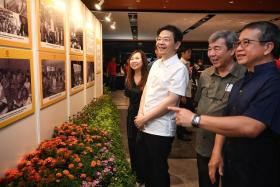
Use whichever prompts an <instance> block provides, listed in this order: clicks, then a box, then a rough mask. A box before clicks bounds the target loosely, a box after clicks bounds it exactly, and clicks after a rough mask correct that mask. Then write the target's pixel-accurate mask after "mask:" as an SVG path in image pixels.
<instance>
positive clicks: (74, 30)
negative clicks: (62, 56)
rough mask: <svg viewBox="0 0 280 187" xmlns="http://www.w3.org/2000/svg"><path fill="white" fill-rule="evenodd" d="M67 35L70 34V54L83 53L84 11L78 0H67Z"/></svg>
mask: <svg viewBox="0 0 280 187" xmlns="http://www.w3.org/2000/svg"><path fill="white" fill-rule="evenodd" d="M69 5H70V8H69V10H70V11H69V26H70V29H69V32H70V34H69V36H70V53H71V54H78V55H81V54H83V50H84V45H83V41H84V38H83V37H84V28H83V25H84V22H83V20H84V17H85V15H84V13H85V7H84V4H83V3H82V2H81V1H80V0H71V1H69Z"/></svg>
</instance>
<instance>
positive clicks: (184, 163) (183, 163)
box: [112, 90, 198, 187]
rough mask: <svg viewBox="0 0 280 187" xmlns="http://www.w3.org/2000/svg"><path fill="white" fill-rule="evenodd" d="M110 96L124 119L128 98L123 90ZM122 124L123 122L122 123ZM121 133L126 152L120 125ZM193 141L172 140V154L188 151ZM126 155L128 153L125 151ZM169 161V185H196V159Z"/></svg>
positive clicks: (174, 159)
mask: <svg viewBox="0 0 280 187" xmlns="http://www.w3.org/2000/svg"><path fill="white" fill-rule="evenodd" d="M112 98H113V101H114V103H115V104H116V105H117V107H118V109H120V115H121V120H125V116H124V115H126V114H125V112H124V111H125V110H126V109H127V107H128V103H129V101H128V99H127V98H126V97H125V96H124V93H123V91H120V90H118V91H115V92H113V93H112ZM122 124H123V123H122ZM120 130H121V132H122V135H123V143H124V147H125V150H126V152H127V150H128V148H127V141H126V131H125V130H126V128H124V127H120ZM191 144H193V142H190V143H187V144H182V143H180V142H179V141H176V140H175V141H174V143H173V151H175V153H174V152H173V153H172V154H173V155H178V154H180V153H178V152H179V151H188V149H190V148H192V149H193V145H191ZM178 146H187V149H183V148H178ZM181 155H184V154H181ZM127 156H128V153H127ZM187 156H189V157H191V156H193V153H192V152H189V153H188V154H187ZM168 162H169V173H170V175H171V187H198V177H197V167H196V159H193V158H187V159H186V158H180V159H176V158H170V159H169V160H168Z"/></svg>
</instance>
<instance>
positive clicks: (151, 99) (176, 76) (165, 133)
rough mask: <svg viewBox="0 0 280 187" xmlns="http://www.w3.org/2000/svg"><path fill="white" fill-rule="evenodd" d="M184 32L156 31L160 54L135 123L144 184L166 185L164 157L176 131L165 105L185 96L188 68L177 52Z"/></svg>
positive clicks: (168, 177) (176, 29)
mask: <svg viewBox="0 0 280 187" xmlns="http://www.w3.org/2000/svg"><path fill="white" fill-rule="evenodd" d="M182 38H183V35H182V32H181V31H180V30H179V29H178V28H177V27H175V26H172V25H167V26H165V27H162V28H160V29H159V30H158V31H157V39H156V46H157V49H158V52H159V54H160V55H161V58H160V59H158V60H157V61H155V62H154V64H153V66H152V68H151V70H150V72H149V76H148V80H147V83H146V86H145V88H144V91H143V94H142V97H141V102H140V107H139V111H138V116H137V117H136V119H135V124H136V126H137V127H138V128H139V129H141V130H142V132H141V134H140V140H139V144H140V145H141V149H140V150H141V152H142V153H141V158H142V159H143V163H142V165H143V166H144V170H145V175H146V177H145V186H146V187H169V186H170V176H169V173H168V163H167V158H168V155H169V153H170V151H171V145H172V141H173V139H174V136H175V133H176V124H175V115H174V112H172V111H169V110H168V109H167V107H168V106H177V104H178V103H179V99H180V96H185V91H186V86H187V81H188V72H187V69H186V67H185V65H184V64H183V63H181V61H180V59H179V58H178V56H177V54H176V52H177V50H178V48H179V47H180V45H181V41H182Z"/></svg>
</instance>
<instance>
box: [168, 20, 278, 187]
mask: <svg viewBox="0 0 280 187" xmlns="http://www.w3.org/2000/svg"><path fill="white" fill-rule="evenodd" d="M279 48H280V30H279V28H278V27H277V26H276V25H274V24H273V23H270V22H265V21H261V22H254V23H250V24H248V25H246V26H244V27H243V29H242V30H241V32H240V35H239V41H238V42H237V43H236V51H235V53H236V58H237V61H238V63H239V64H242V65H244V66H246V68H247V70H248V71H247V74H246V75H245V77H244V78H243V79H241V80H240V81H238V82H236V83H235V84H234V86H233V88H232V91H231V94H230V98H229V103H228V107H227V112H226V115H228V117H211V116H206V115H201V116H199V115H197V114H194V113H192V112H191V111H188V110H185V109H180V108H176V107H169V108H170V109H171V110H174V111H176V123H177V124H181V125H183V126H191V125H193V126H195V127H200V128H203V129H206V130H209V131H212V132H215V133H217V134H220V135H217V137H216V141H215V145H214V148H213V151H217V152H219V153H220V157H217V158H211V159H213V160H215V159H216V163H218V164H217V165H216V169H219V172H220V173H221V174H223V182H222V186H223V187H279V186H280V143H279V136H280V74H279V72H278V70H277V68H276V65H275V63H274V61H273V59H274V58H278V56H279ZM222 135H223V136H222ZM224 136H226V138H224ZM222 148H223V152H224V154H223V155H222ZM215 155H217V154H215ZM222 156H223V159H221V158H222ZM223 165H224V167H222V166H223ZM212 177H213V176H211V173H210V178H212Z"/></svg>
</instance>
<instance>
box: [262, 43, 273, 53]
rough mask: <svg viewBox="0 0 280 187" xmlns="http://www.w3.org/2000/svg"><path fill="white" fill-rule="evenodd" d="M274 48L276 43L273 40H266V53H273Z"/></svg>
mask: <svg viewBox="0 0 280 187" xmlns="http://www.w3.org/2000/svg"><path fill="white" fill-rule="evenodd" d="M273 49H274V43H273V42H266V43H265V44H264V55H268V54H270V53H272V50H273Z"/></svg>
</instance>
